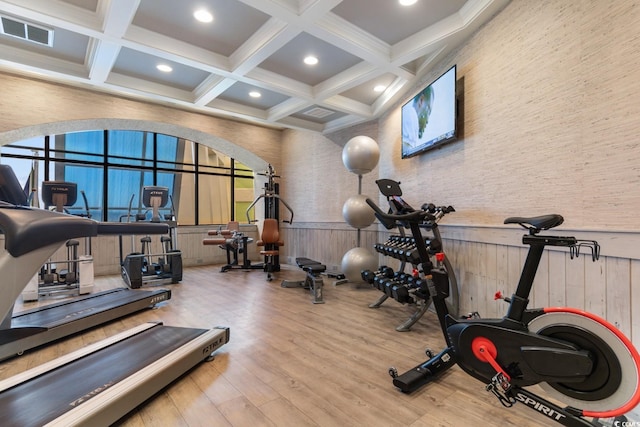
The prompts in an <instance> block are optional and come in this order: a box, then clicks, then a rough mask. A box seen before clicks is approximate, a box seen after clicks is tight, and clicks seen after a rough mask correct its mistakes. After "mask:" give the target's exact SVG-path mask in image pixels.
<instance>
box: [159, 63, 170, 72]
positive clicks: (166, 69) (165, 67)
mask: <svg viewBox="0 0 640 427" xmlns="http://www.w3.org/2000/svg"><path fill="white" fill-rule="evenodd" d="M156 68H157V69H158V70H160V71H162V72H163V73H170V72H172V71H173V68H171V67H170V66H168V65H167V64H158V65H156Z"/></svg>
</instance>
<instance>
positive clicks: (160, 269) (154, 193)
mask: <svg viewBox="0 0 640 427" xmlns="http://www.w3.org/2000/svg"><path fill="white" fill-rule="evenodd" d="M169 199H170V197H169V189H168V188H167V187H158V186H145V187H143V188H142V203H143V205H144V206H145V207H146V208H150V209H151V221H150V222H153V223H165V224H167V225H168V226H169V235H168V236H161V237H160V244H161V247H162V251H161V252H160V253H152V250H151V237H150V236H144V237H142V238H141V239H140V243H141V250H140V252H132V253H130V254H128V255H127V256H126V257H124V259H123V258H122V253H123V249H122V236H120V264H121V267H122V268H121V273H122V279H123V280H124V282H125V283H126V284H127V286H129V287H130V288H132V289H138V288H140V287H142V286H145V285H150V284H154V285H158V284H164V283H172V284H175V283H179V282H180V281H181V280H182V251H180V250H179V249H177V222H176V219H175V213H174V212H173V203H172V208H171V213H170V214H169V215H168V216H164V217H161V216H160V209H161V208H164V207H166V206H167V204H168V202H169ZM132 203H133V196H132V197H131V199H130V200H129V211H128V214H127V215H126V217H127V220H130V219H131V218H132V217H134V215H132V214H131V208H132ZM146 218H147V214H146V212H145V213H138V214H135V220H136V221H137V222H139V221H145V220H146ZM132 239H133V237H132ZM132 246H133V243H132ZM154 257H157V262H154V261H153V258H154Z"/></svg>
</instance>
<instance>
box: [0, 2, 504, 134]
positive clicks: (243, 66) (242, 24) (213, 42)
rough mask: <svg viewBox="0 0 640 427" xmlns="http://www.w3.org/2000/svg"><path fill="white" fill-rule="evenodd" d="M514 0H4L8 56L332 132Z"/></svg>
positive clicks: (198, 106)
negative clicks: (308, 60) (408, 2)
mask: <svg viewBox="0 0 640 427" xmlns="http://www.w3.org/2000/svg"><path fill="white" fill-rule="evenodd" d="M508 2H509V0H417V3H415V4H414V5H412V6H401V5H400V4H399V2H398V0H0V15H1V16H2V26H1V27H0V30H2V34H0V70H4V71H9V72H12V73H18V74H22V75H27V76H34V77H37V78H44V79H46V80H51V81H55V82H59V83H65V84H70V85H76V86H81V87H84V88H90V89H93V90H98V91H103V92H108V93H114V94H118V95H122V96H128V97H135V98H138V99H144V100H146V101H149V102H157V103H163V104H170V105H174V106H176V107H179V108H184V109H190V110H196V111H199V112H202V113H205V114H211V115H216V116H222V117H232V118H235V119H240V120H244V121H249V122H252V123H257V124H262V125H267V126H273V127H278V128H298V129H309V130H314V131H319V132H325V133H326V132H331V131H335V130H339V129H342V128H345V127H348V126H352V125H355V124H358V123H361V122H365V121H369V120H372V119H375V118H377V117H379V116H380V115H381V114H382V113H384V112H385V110H387V109H388V108H390V107H391V106H392V105H394V104H396V103H397V102H398V101H399V100H402V99H403V98H404V97H407V96H409V95H410V94H409V91H411V90H412V88H413V86H414V85H415V84H416V83H417V82H418V80H420V79H421V78H422V77H424V76H425V74H426V73H427V72H428V71H429V70H430V69H431V67H433V66H434V64H436V63H437V62H438V61H439V60H440V59H442V58H443V57H444V55H446V54H447V53H448V52H450V51H451V50H452V49H454V48H455V47H456V46H458V45H459V44H460V43H462V42H464V40H465V39H466V38H468V37H469V36H470V35H471V33H473V32H474V31H475V30H476V29H477V28H478V27H479V26H480V25H482V24H483V23H485V22H487V21H488V20H489V19H491V17H493V16H494V15H495V14H496V13H497V12H498V11H499V10H501V9H502V8H503V7H504V6H505V5H506V4H507V3H508ZM198 9H205V10H208V11H209V12H210V13H211V14H212V16H213V20H212V21H211V22H209V23H203V22H199V21H197V20H195V18H194V11H196V10H198ZM308 55H313V56H315V57H316V58H317V60H318V63H317V64H315V65H306V64H305V63H304V62H303V59H304V58H305V57H306V56H308ZM158 65H166V66H169V67H170V68H171V71H169V72H163V71H160V70H158V69H157V66H158ZM376 86H378V87H379V88H381V91H377V92H376V91H374V88H376ZM252 92H255V93H258V94H259V95H260V96H259V97H251V96H250V93H252Z"/></svg>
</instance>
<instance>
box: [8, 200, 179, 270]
mask: <svg viewBox="0 0 640 427" xmlns="http://www.w3.org/2000/svg"><path fill="white" fill-rule="evenodd" d="M0 229H1V230H2V232H3V233H4V235H5V243H4V245H5V249H6V250H7V251H8V252H9V253H10V254H11V255H12V256H13V257H16V258H17V257H19V256H22V255H25V254H27V253H29V252H32V251H34V250H36V249H40V248H42V247H45V246H48V245H50V244H54V243H58V242H59V243H60V244H62V243H63V242H66V241H67V240H69V239H73V238H78V237H94V236H97V235H98V234H166V233H167V232H168V231H169V227H168V225H166V224H133V223H132V224H122V223H100V222H97V221H94V220H92V219H88V218H82V217H79V216H74V215H68V214H64V213H59V212H52V211H49V210H46V209H34V208H29V207H24V206H15V205H12V204H10V203H6V202H0Z"/></svg>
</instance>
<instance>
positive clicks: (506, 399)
mask: <svg viewBox="0 0 640 427" xmlns="http://www.w3.org/2000/svg"><path fill="white" fill-rule="evenodd" d="M485 389H486V390H487V391H490V392H491V393H493V394H494V396H496V397H497V398H498V400H499V401H500V403H501V404H502V406H504V407H506V408H510V407H512V406H513V404H514V403H516V399H515V398H514V397H513V396H510V395H508V394H507V392H508V391H509V390H510V389H511V383H510V382H509V380H508V379H507V377H506V376H505V375H504V374H502V373H501V372H498V373H497V374H496V375H495V376H494V377H493V378H492V379H491V382H490V383H489V384H487V386H486V387H485Z"/></svg>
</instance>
